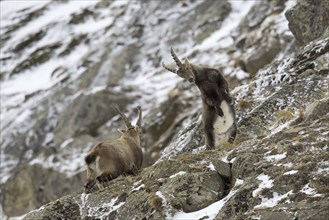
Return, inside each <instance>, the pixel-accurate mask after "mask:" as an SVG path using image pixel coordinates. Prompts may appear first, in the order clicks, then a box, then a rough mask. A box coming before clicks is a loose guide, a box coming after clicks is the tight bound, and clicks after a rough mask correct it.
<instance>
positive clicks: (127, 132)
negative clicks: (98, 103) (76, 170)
mask: <svg viewBox="0 0 329 220" xmlns="http://www.w3.org/2000/svg"><path fill="white" fill-rule="evenodd" d="M137 109H138V119H137V123H136V125H135V126H133V125H132V124H131V121H130V120H129V119H128V118H127V117H126V115H124V114H123V113H122V112H120V111H119V109H117V108H116V110H117V111H118V113H119V114H120V116H121V118H122V119H123V121H124V122H125V125H126V129H122V130H119V131H120V133H121V137H120V138H118V139H115V140H109V141H104V142H101V143H99V144H96V145H94V146H93V147H92V149H91V150H90V151H89V153H88V155H87V156H86V157H85V161H86V163H87V181H86V184H85V185H84V191H85V192H86V193H89V192H90V190H91V189H92V188H93V186H94V185H95V184H96V183H97V185H98V188H99V189H101V188H103V187H106V186H107V185H108V182H109V181H111V180H113V179H115V178H117V177H118V176H120V175H128V174H133V175H136V174H137V173H138V171H139V170H140V168H141V166H142V163H143V152H142V149H141V146H140V144H141V123H142V110H141V107H140V106H138V107H137Z"/></svg>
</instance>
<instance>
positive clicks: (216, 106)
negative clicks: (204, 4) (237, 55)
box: [162, 48, 237, 149]
mask: <svg viewBox="0 0 329 220" xmlns="http://www.w3.org/2000/svg"><path fill="white" fill-rule="evenodd" d="M171 55H172V58H173V59H174V61H175V63H176V65H177V66H178V69H177V70H176V69H172V68H169V67H167V66H166V65H165V64H164V63H162V66H163V67H164V68H165V69H166V70H169V71H170V72H173V73H175V74H177V75H178V76H180V77H181V78H184V79H186V80H188V81H189V82H191V83H195V85H196V86H197V87H198V88H199V90H200V92H201V97H202V106H203V111H202V121H203V129H204V134H205V141H206V147H207V148H208V149H212V148H215V147H219V146H220V145H221V141H223V140H224V141H228V142H230V143H233V141H234V139H235V136H236V132H237V126H236V120H235V110H234V105H233V99H232V98H231V96H230V94H229V91H228V83H227V81H226V80H225V78H224V77H223V75H222V74H221V73H220V72H219V71H218V70H216V69H212V68H206V67H201V66H197V65H193V64H191V63H189V61H188V60H187V58H186V59H185V60H184V63H183V62H181V61H180V60H179V59H178V57H177V55H176V54H175V52H174V50H173V49H172V48H171Z"/></svg>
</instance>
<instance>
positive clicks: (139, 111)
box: [136, 106, 142, 127]
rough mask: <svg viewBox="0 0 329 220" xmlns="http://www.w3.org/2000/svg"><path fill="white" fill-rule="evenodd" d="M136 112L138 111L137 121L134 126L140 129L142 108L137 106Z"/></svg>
mask: <svg viewBox="0 0 329 220" xmlns="http://www.w3.org/2000/svg"><path fill="white" fill-rule="evenodd" d="M137 110H138V120H137V123H136V125H137V126H138V127H141V125H142V108H141V107H140V106H137Z"/></svg>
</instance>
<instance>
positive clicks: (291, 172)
mask: <svg viewBox="0 0 329 220" xmlns="http://www.w3.org/2000/svg"><path fill="white" fill-rule="evenodd" d="M296 173H298V170H290V171H288V172H285V173H284V174H283V175H294V174H296Z"/></svg>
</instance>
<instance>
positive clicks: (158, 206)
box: [148, 195, 163, 212]
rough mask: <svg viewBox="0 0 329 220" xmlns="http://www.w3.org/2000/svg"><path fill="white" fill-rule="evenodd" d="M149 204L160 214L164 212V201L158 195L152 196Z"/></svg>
mask: <svg viewBox="0 0 329 220" xmlns="http://www.w3.org/2000/svg"><path fill="white" fill-rule="evenodd" d="M148 204H149V205H150V206H151V207H152V208H153V209H155V210H156V211H158V212H161V211H162V205H163V203H162V199H161V198H160V197H159V196H158V195H152V196H151V197H150V198H149V199H148Z"/></svg>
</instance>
